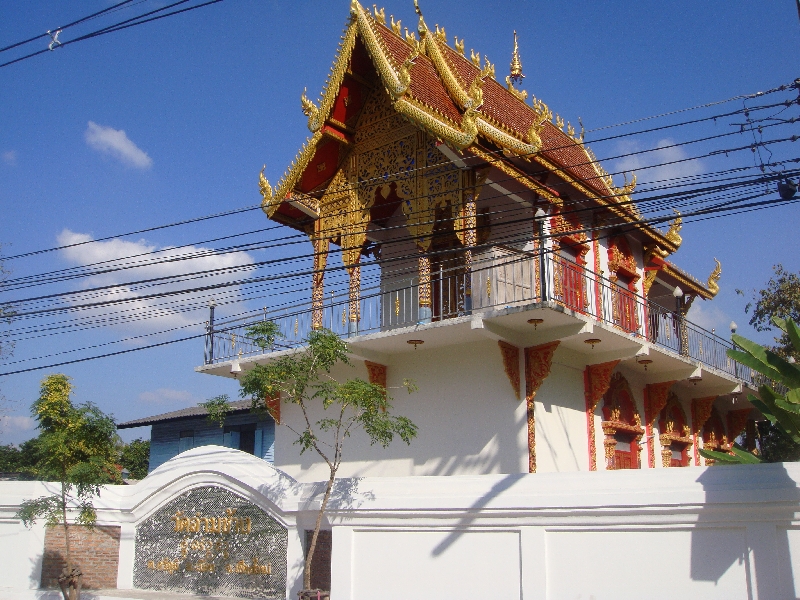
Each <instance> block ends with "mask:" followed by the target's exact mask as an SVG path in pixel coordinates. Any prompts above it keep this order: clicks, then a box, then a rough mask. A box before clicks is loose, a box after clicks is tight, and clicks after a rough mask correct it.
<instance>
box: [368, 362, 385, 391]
mask: <svg viewBox="0 0 800 600" xmlns="http://www.w3.org/2000/svg"><path fill="white" fill-rule="evenodd" d="M364 364H365V365H366V366H367V374H368V376H369V382H370V383H375V384H377V385H379V386H381V387H383V388H384V389H386V365H381V364H379V363H374V362H370V361H368V360H365V361H364Z"/></svg>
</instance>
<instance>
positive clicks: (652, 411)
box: [644, 381, 675, 469]
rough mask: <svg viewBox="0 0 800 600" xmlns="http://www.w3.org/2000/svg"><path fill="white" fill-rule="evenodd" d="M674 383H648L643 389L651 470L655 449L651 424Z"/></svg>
mask: <svg viewBox="0 0 800 600" xmlns="http://www.w3.org/2000/svg"><path fill="white" fill-rule="evenodd" d="M673 385H675V381H663V382H661V383H648V384H647V386H645V388H644V394H645V399H644V422H645V431H646V432H647V466H648V467H650V468H651V469H652V468H653V467H654V466H655V461H656V449H655V445H654V443H653V424H654V423H655V421H656V418H657V417H658V413H660V412H661V409H662V408H664V406H666V404H667V396H669V391H670V390H671V389H672V386H673Z"/></svg>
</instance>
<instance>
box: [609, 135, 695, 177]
mask: <svg viewBox="0 0 800 600" xmlns="http://www.w3.org/2000/svg"><path fill="white" fill-rule="evenodd" d="M674 144H675V140H672V139H669V138H665V139H663V140H659V141H658V143H657V144H656V145H655V146H647V147H646V146H644V145H643V144H642V143H641V142H639V141H637V140H626V141H624V142H620V143H619V145H618V149H619V154H630V153H633V152H641V151H642V150H652V152H644V153H642V154H633V155H632V156H625V157H623V158H621V159H619V160H617V161H616V162H615V163H614V171H615V172H624V173H630V172H631V171H633V172H636V175H637V180H638V182H639V183H653V182H656V181H663V180H667V179H669V180H674V179H676V178H679V177H689V176H692V175H700V174H701V173H703V172H705V168H704V166H703V163H702V162H701V161H700V160H699V159H697V158H693V159H691V160H684V159H686V158H688V157H689V155H688V154H687V153H686V150H684V148H683V147H682V146H674ZM675 161H682V162H675ZM666 163H673V164H666ZM654 165H658V166H654ZM646 167H651V168H646Z"/></svg>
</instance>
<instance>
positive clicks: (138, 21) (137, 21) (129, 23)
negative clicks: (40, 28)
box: [0, 0, 222, 68]
mask: <svg viewBox="0 0 800 600" xmlns="http://www.w3.org/2000/svg"><path fill="white" fill-rule="evenodd" d="M189 1H190V0H178V1H177V2H173V3H172V4H169V5H167V6H164V7H162V8H158V9H155V10H152V11H150V12H147V13H144V14H143V15H139V16H138V17H133V18H131V19H126V20H124V21H120V22H119V23H115V24H114V25H110V26H108V27H104V28H102V29H98V30H97V31H93V32H91V33H87V34H86V35H82V36H80V37H77V38H74V39H72V40H67V41H64V42H60V41H59V42H58V46H62V47H63V46H68V45H70V44H74V43H75V42H81V41H83V40H88V39H91V38H94V37H98V36H101V35H105V34H107V33H114V32H116V31H122V30H123V29H128V28H129V27H135V26H136V25H143V24H145V23H150V22H151V21H157V20H159V19H164V18H166V17H171V16H174V15H179V14H181V13H185V12H189V11H191V10H195V9H197V8H203V7H204V6H208V5H210V4H216V3H217V2H222V0H207V1H206V2H203V3H202V4H197V5H195V6H190V7H188V8H182V9H180V10H175V11H172V12H170V13H165V14H162V15H157V16H153V17H150V18H149V19H145V18H144V17H146V16H148V15H152V14H154V13H159V12H162V11H165V10H167V9H169V8H172V7H175V6H178V5H180V4H185V3H186V2H189ZM111 8H116V7H111ZM45 35H47V34H45ZM40 37H42V36H37V37H36V38H34V39H38V38H40ZM28 41H32V40H28ZM25 43H27V42H25ZM49 51H50V48H45V49H43V50H38V51H36V52H32V53H30V54H27V55H25V56H21V57H19V58H15V59H13V60H10V61H7V62H4V63H2V64H0V68H2V67H7V66H9V65H13V64H15V63H18V62H21V61H23V60H27V59H29V58H33V57H34V56H38V55H40V54H44V53H45V52H49Z"/></svg>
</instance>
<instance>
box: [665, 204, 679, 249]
mask: <svg viewBox="0 0 800 600" xmlns="http://www.w3.org/2000/svg"><path fill="white" fill-rule="evenodd" d="M672 210H673V212H674V213H675V215H676V217H675V219H674V220H673V221H672V222H670V224H669V231H667V233H665V234H664V237H665V238H667V240H668V241H669V242H670V243H671V244H673V245H674V246H675V250H677V249H678V248H680V246H681V243H682V242H683V238H682V237H681V236H680V234H679V233H678V232H679V231H680V230H681V228H682V227H683V217H681V211H679V210H678V209H676V208H673V209H672Z"/></svg>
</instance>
